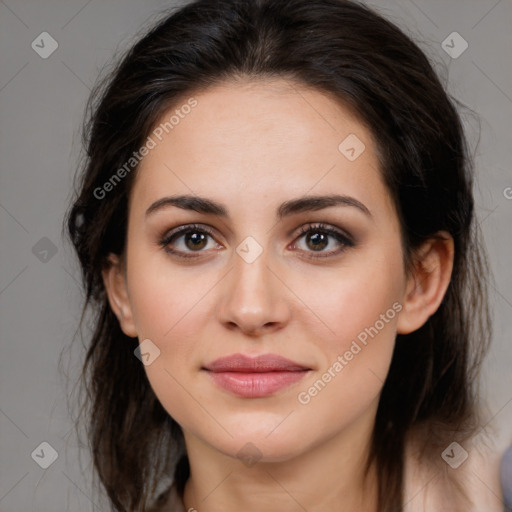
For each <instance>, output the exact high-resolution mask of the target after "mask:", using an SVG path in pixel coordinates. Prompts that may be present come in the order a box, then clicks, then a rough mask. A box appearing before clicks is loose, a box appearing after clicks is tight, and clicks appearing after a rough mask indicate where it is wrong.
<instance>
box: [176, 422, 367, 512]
mask: <svg viewBox="0 0 512 512" xmlns="http://www.w3.org/2000/svg"><path fill="white" fill-rule="evenodd" d="M368 426H369V427H372V426H373V424H372V425H368ZM357 427H358V429H359V431H357V430H358V429H354V430H355V431H354V432H351V433H350V435H349V433H347V432H342V433H340V434H339V435H337V436H335V437H333V438H331V439H329V440H327V441H326V442H324V443H322V444H321V445H319V446H316V447H314V448H312V449H310V450H308V451H306V452H301V453H299V454H298V455H296V456H295V457H292V458H289V459H287V460H285V461H281V462H265V461H258V462H256V463H255V464H253V465H251V466H248V465H246V464H244V463H243V462H242V461H240V460H239V459H237V458H233V457H230V456H228V455H225V454H223V453H220V452H219V451H218V450H216V449H215V448H213V447H212V446H211V445H207V444H205V443H204V442H203V441H202V440H200V439H199V438H197V437H195V436H193V435H192V434H190V433H188V432H187V433H185V443H186V446H187V454H188V458H189V464H190V478H189V479H188V481H187V483H186V485H185V491H184V499H183V501H184V505H185V510H194V509H195V510H197V511H198V512H214V511H219V510H222V511H225V512H231V511H235V510H244V511H247V512H253V511H260V510H279V511H280V512H292V511H293V512H297V510H301V509H302V510H322V511H324V512H331V511H332V512H334V511H336V512H348V511H354V510H365V511H367V512H373V511H377V478H376V471H375V467H374V466H372V467H371V468H370V470H369V471H368V472H367V473H366V472H365V469H366V460H367V456H368V449H369V439H370V437H371V428H367V429H361V425H357Z"/></svg>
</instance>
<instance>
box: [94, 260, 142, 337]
mask: <svg viewBox="0 0 512 512" xmlns="http://www.w3.org/2000/svg"><path fill="white" fill-rule="evenodd" d="M102 277H103V284H104V285H105V290H106V292H107V297H108V301H109V304H110V307H111V309H112V311H113V312H114V314H115V315H116V317H117V319H118V320H119V325H120V327H121V329H122V331H123V332H124V333H125V334H126V335H127V336H130V337H132V338H135V337H137V331H136V329H135V324H134V321H133V315H132V310H131V304H130V301H129V298H128V290H127V287H126V279H125V275H124V268H123V263H122V261H121V259H120V258H119V256H117V255H116V254H112V253H111V254H109V256H108V265H107V266H106V267H105V268H104V269H103V271H102Z"/></svg>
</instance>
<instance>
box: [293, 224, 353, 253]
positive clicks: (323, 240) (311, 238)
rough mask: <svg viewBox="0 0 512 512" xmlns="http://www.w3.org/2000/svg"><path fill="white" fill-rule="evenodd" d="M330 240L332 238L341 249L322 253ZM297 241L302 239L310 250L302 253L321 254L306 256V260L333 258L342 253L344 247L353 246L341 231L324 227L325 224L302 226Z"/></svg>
mask: <svg viewBox="0 0 512 512" xmlns="http://www.w3.org/2000/svg"><path fill="white" fill-rule="evenodd" d="M330 238H331V239H332V238H334V240H335V241H336V242H337V244H338V246H340V247H341V248H339V249H333V250H330V251H324V249H325V248H326V247H327V246H328V245H329V239H330ZM299 239H304V242H305V245H306V247H307V248H309V249H310V250H309V251H308V250H307V249H306V250H305V251H304V252H306V253H308V252H309V253H311V252H313V253H321V254H319V255H317V254H310V255H308V256H307V257H308V258H324V257H328V256H333V255H335V254H339V253H340V252H342V251H343V250H344V248H345V247H353V246H354V243H353V241H352V240H351V239H350V238H349V237H348V236H346V235H344V234H343V233H342V232H341V231H338V230H336V229H333V228H330V227H328V226H326V225H325V224H317V225H314V226H304V227H303V228H301V230H300V232H299ZM294 245H295V244H294Z"/></svg>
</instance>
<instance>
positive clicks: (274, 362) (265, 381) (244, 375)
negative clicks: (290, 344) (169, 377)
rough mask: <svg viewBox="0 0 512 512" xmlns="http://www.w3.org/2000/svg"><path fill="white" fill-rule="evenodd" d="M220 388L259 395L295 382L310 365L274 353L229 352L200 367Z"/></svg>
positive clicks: (260, 396)
mask: <svg viewBox="0 0 512 512" xmlns="http://www.w3.org/2000/svg"><path fill="white" fill-rule="evenodd" d="M203 369H204V370H206V371H207V373H208V375H210V377H211V378H212V379H213V381H214V382H215V383H216V384H217V385H218V386H220V387H221V388H222V389H224V390H226V391H228V392H230V393H232V394H234V395H237V396H241V397H244V398H262V397H266V396H270V395H272V394H274V393H276V392H277V391H279V390H281V389H283V388H285V387H287V386H290V385H291V384H293V383H295V382H298V381H299V380H300V379H302V378H303V377H304V375H306V373H307V372H308V371H310V370H311V368H308V367H306V366H304V365H301V364H299V363H295V362H293V361H290V360H289V359H286V358H284V357H281V356H278V355H276V354H264V355H261V356H257V357H248V356H244V355H242V354H233V355H231V356H227V357H221V358H220V359H216V360H215V361H213V362H212V363H210V364H208V365H206V366H204V367H203Z"/></svg>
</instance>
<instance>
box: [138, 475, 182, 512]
mask: <svg viewBox="0 0 512 512" xmlns="http://www.w3.org/2000/svg"><path fill="white" fill-rule="evenodd" d="M147 512H186V510H185V505H184V503H183V501H182V499H181V497H180V495H179V494H178V489H177V488H176V483H175V482H173V484H172V485H171V486H170V488H169V489H167V491H165V492H164V493H162V494H161V495H160V496H159V497H158V499H157V502H156V503H155V504H154V505H153V507H151V508H150V509H148V510H147Z"/></svg>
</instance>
